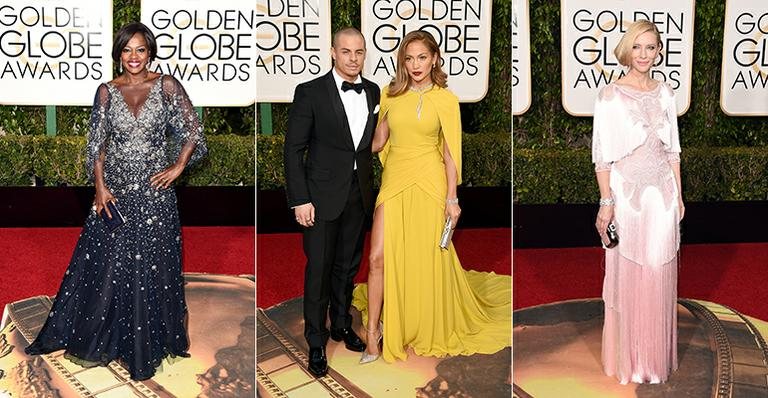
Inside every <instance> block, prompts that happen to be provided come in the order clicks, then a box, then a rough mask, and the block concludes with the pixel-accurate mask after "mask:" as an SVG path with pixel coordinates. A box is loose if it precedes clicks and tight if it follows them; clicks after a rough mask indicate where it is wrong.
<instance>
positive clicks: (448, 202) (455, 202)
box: [445, 198, 459, 205]
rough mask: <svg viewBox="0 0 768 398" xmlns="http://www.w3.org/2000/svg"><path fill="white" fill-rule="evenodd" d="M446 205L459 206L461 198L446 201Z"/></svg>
mask: <svg viewBox="0 0 768 398" xmlns="http://www.w3.org/2000/svg"><path fill="white" fill-rule="evenodd" d="M445 203H446V204H449V205H457V204H459V198H453V199H446V200H445Z"/></svg>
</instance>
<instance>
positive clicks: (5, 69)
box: [0, 0, 256, 107]
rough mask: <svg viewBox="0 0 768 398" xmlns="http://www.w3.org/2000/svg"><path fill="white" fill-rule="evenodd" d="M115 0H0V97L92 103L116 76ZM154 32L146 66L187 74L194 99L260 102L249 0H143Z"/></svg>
mask: <svg viewBox="0 0 768 398" xmlns="http://www.w3.org/2000/svg"><path fill="white" fill-rule="evenodd" d="M112 16H113V6H112V2H111V1H86V0H32V1H29V0H25V1H21V0H4V1H3V2H2V3H0V104H2V105H79V106H90V105H91V104H92V103H93V94H94V92H95V91H96V87H97V86H98V85H99V83H101V82H104V81H109V80H111V79H112V78H113V77H114V76H113V61H112V56H111V52H112V41H113V30H115V29H117V28H119V27H118V26H113V23H112ZM141 22H143V23H144V24H145V25H147V26H148V27H149V28H150V29H151V30H152V31H153V33H154V34H155V35H156V37H157V44H158V53H157V59H156V60H155V61H154V62H153V63H151V64H150V66H149V69H150V70H152V71H155V72H162V73H165V74H169V75H173V76H174V77H176V78H177V79H178V80H179V81H181V82H182V84H183V85H184V88H185V89H186V90H187V92H188V93H189V96H190V98H191V99H192V102H193V103H194V104H195V106H217V107H218V106H249V105H251V104H253V103H254V102H255V92H256V76H255V75H256V73H255V70H254V65H255V61H256V45H255V41H256V10H255V9H254V7H253V3H252V0H217V1H216V2H211V1H206V0H164V1H147V0H145V1H142V2H141Z"/></svg>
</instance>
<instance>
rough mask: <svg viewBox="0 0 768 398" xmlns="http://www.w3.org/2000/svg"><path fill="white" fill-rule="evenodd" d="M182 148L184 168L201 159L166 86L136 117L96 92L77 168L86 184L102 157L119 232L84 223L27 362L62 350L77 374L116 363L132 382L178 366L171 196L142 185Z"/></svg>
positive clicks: (167, 82) (185, 105) (173, 83)
mask: <svg viewBox="0 0 768 398" xmlns="http://www.w3.org/2000/svg"><path fill="white" fill-rule="evenodd" d="M185 145H195V149H194V151H193V154H192V157H191V158H190V160H189V163H188V165H189V164H192V163H194V162H196V161H197V160H199V159H200V158H201V157H203V156H204V155H205V154H206V152H207V147H206V143H205V139H204V137H203V134H202V127H201V125H200V121H199V119H198V116H197V114H196V113H195V111H194V108H193V107H192V104H191V102H190V100H189V98H188V97H187V95H186V92H185V91H184V88H183V87H182V86H181V84H180V83H179V82H178V81H177V80H176V79H175V78H173V77H172V76H169V75H163V76H160V77H158V78H157V79H156V80H155V81H154V82H153V83H152V87H151V89H150V90H149V93H148V94H147V97H146V100H145V101H144V102H143V104H141V105H139V107H138V109H137V110H131V109H130V108H129V106H128V104H127V102H126V100H125V98H124V97H123V94H122V93H121V92H120V91H119V90H118V88H117V87H115V86H113V85H111V84H102V85H100V86H99V88H98V90H97V93H96V98H95V100H94V106H93V112H92V115H91V126H90V131H89V134H88V144H87V149H86V150H87V153H86V168H87V170H88V173H89V174H88V175H90V176H91V178H93V169H94V164H95V161H96V159H97V158H98V157H99V156H101V155H102V154H104V169H103V170H104V181H105V184H106V186H107V187H108V188H109V189H110V191H111V192H112V194H113V195H114V196H115V198H116V199H117V205H118V207H119V209H120V211H121V212H122V214H123V216H124V217H125V219H126V223H125V224H124V225H123V226H121V227H119V228H117V229H116V230H115V231H114V232H110V231H109V230H108V229H107V227H106V224H105V223H104V221H103V220H102V219H101V217H100V216H98V215H97V214H96V212H95V211H91V213H90V214H89V215H88V218H87V220H86V221H85V225H84V226H83V229H82V232H81V234H80V238H79V240H78V242H77V247H76V248H75V251H74V254H73V255H72V259H71V261H70V264H69V267H68V268H67V270H66V272H65V273H64V280H63V281H62V283H61V287H60V288H59V292H58V294H57V295H56V299H55V300H54V302H53V308H52V309H51V312H50V314H49V317H48V320H47V322H46V323H45V325H44V326H43V328H42V330H41V331H40V333H39V334H38V336H37V338H36V339H35V341H34V342H33V343H32V344H31V345H30V346H29V347H27V348H26V352H27V353H28V354H31V355H33V354H44V353H50V352H53V351H58V350H61V349H65V350H66V351H65V355H66V356H67V357H68V358H70V359H72V360H73V361H75V362H78V363H80V364H81V365H85V366H90V365H99V364H101V365H106V364H107V363H109V362H110V361H112V360H119V361H120V362H121V363H122V364H123V365H125V366H126V367H127V368H128V369H129V371H130V374H131V378H133V379H135V380H144V379H148V378H150V377H152V376H153V375H154V374H155V368H156V367H157V366H158V365H160V363H161V361H162V360H163V358H165V357H167V356H188V354H187V349H188V348H189V340H188V338H187V332H186V316H187V306H186V303H185V300H184V280H183V277H182V273H181V231H180V225H179V216H178V210H177V207H176V194H175V192H174V190H173V189H172V188H169V189H156V188H153V187H151V186H150V180H149V179H150V177H151V176H152V175H153V174H156V173H158V172H160V171H162V170H164V169H165V168H167V167H169V166H170V165H171V164H173V163H174V162H175V161H176V159H177V158H178V156H179V153H180V151H181V149H182V148H183V147H184V146H185Z"/></svg>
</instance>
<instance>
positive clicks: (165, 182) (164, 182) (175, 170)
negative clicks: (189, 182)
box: [149, 164, 184, 189]
mask: <svg viewBox="0 0 768 398" xmlns="http://www.w3.org/2000/svg"><path fill="white" fill-rule="evenodd" d="M183 171H184V167H182V166H179V165H178V164H174V165H173V166H171V167H169V168H167V169H165V170H163V171H161V172H159V173H157V174H155V175H153V176H152V177H150V178H149V185H151V186H152V187H153V188H156V189H166V188H168V187H170V186H171V184H172V183H173V181H175V180H176V179H177V178H179V176H180V175H181V173H182V172H183Z"/></svg>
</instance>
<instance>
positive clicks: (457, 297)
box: [352, 86, 512, 362]
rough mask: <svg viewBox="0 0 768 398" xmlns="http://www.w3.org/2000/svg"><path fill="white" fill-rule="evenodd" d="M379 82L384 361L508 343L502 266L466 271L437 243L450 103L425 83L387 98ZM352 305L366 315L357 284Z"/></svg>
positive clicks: (507, 289) (453, 115)
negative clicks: (383, 128)
mask: <svg viewBox="0 0 768 398" xmlns="http://www.w3.org/2000/svg"><path fill="white" fill-rule="evenodd" d="M387 93H388V87H385V88H384V89H383V90H382V95H381V104H380V107H381V111H380V115H379V119H380V120H382V119H383V118H384V116H385V115H386V117H387V122H388V124H389V131H390V134H389V139H388V141H387V144H386V145H385V148H384V149H383V150H382V152H381V153H380V155H379V157H380V159H381V160H382V164H383V166H384V168H383V173H382V177H381V189H380V191H379V195H378V197H377V199H376V206H377V207H378V206H383V211H384V213H383V215H384V232H383V233H384V253H383V259H384V306H383V309H382V314H381V319H382V320H383V322H384V329H383V336H384V346H383V351H382V357H383V358H384V360H386V361H387V362H393V361H395V360H397V359H400V360H404V359H406V358H407V351H406V350H407V348H409V347H410V348H411V349H412V350H413V352H414V353H416V354H417V355H423V356H436V357H443V356H446V355H472V354H476V353H482V354H492V353H495V352H497V351H499V350H502V349H503V348H505V347H507V346H509V345H510V341H511V334H512V327H511V325H512V319H511V314H512V309H511V288H512V281H511V277H510V276H509V275H497V274H495V273H493V272H490V273H487V272H476V271H467V270H465V269H464V268H462V265H461V262H460V261H459V258H458V256H457V254H456V250H455V249H454V246H453V243H451V244H450V245H449V246H448V249H447V250H443V249H440V247H439V245H438V243H439V241H440V236H441V234H442V230H443V225H444V223H445V201H446V195H447V189H448V185H447V178H446V171H445V160H444V159H445V158H444V153H443V143H446V145H447V146H448V148H449V151H450V154H451V157H452V158H453V160H454V163H456V169H457V172H458V178H459V181H458V183H461V121H460V113H459V103H458V99H457V98H456V96H455V95H453V93H451V92H450V91H449V90H447V89H444V88H440V87H437V86H435V87H434V88H432V89H431V90H427V91H425V92H423V93H418V92H415V91H412V90H411V91H409V92H407V93H405V94H402V95H399V96H397V97H389V96H388V95H387ZM352 304H353V305H354V306H355V307H356V308H358V309H359V310H360V311H362V312H363V319H364V324H365V323H367V305H368V303H367V285H365V284H361V285H358V286H357V287H356V288H355V290H354V292H353V301H352Z"/></svg>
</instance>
